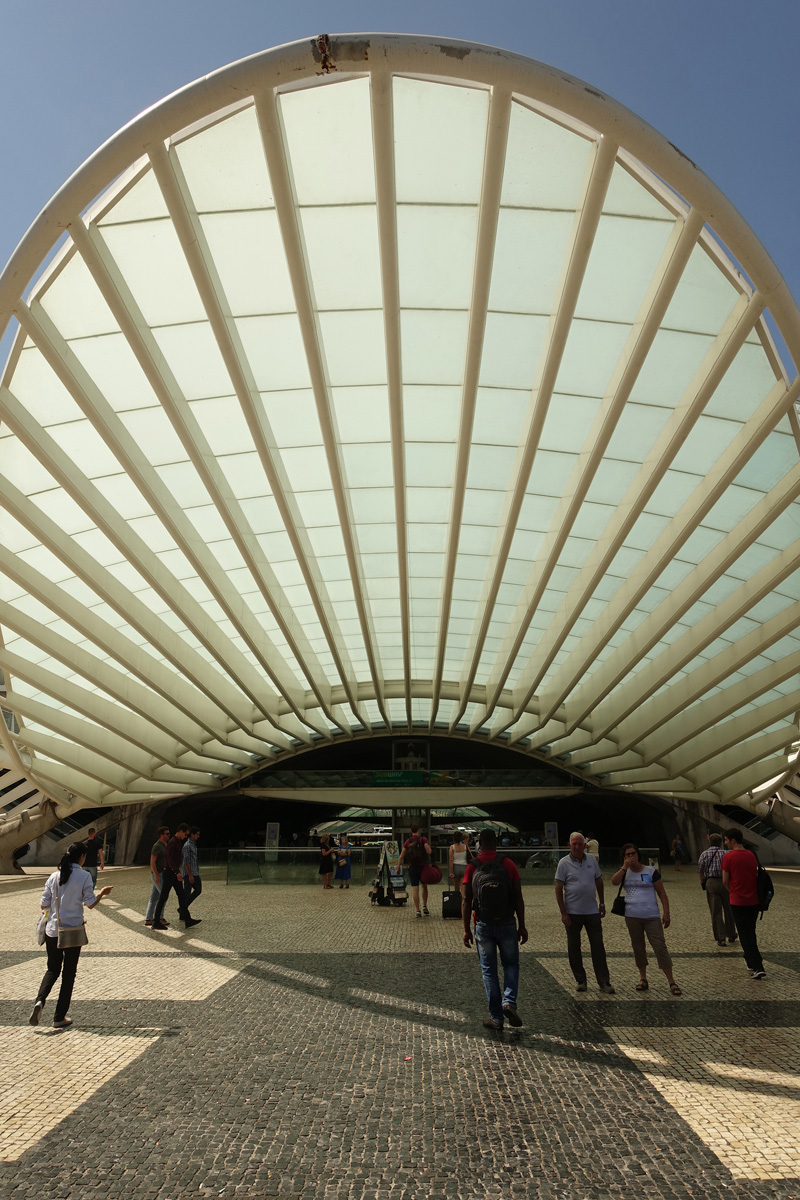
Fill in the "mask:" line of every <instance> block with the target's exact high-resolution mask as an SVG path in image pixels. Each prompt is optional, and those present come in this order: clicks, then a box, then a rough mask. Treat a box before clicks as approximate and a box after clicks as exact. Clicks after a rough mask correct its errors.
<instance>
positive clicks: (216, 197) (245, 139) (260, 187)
mask: <svg viewBox="0 0 800 1200" xmlns="http://www.w3.org/2000/svg"><path fill="white" fill-rule="evenodd" d="M175 154H176V156H177V159H178V162H179V163H180V166H181V170H182V171H183V174H184V176H185V178H186V182H187V184H188V185H189V190H190V192H191V196H192V200H193V202H194V206H195V208H196V209H197V211H198V212H201V213H206V212H233V211H237V210H247V209H256V208H271V207H272V205H273V199H272V188H271V186H270V182H269V176H268V174H267V168H266V164H265V162H264V155H263V151H262V147H261V137H260V134H259V130H258V123H257V120H256V114H255V109H254V108H252V107H248V108H245V109H243V110H242V111H241V112H238V113H235V114H234V115H232V116H229V117H227V118H225V119H224V120H222V121H219V122H217V123H216V124H212V125H210V126H209V127H208V128H207V129H204V130H202V131H200V132H198V133H195V134H193V136H192V137H189V138H187V139H186V140H185V141H182V142H180V143H179V145H178V146H177V148H176V150H175ZM131 219H134V218H131Z"/></svg>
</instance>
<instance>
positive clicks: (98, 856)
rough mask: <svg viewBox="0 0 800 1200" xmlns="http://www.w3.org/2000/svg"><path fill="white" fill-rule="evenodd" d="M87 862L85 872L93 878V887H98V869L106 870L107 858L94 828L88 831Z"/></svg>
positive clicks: (85, 843)
mask: <svg viewBox="0 0 800 1200" xmlns="http://www.w3.org/2000/svg"><path fill="white" fill-rule="evenodd" d="M84 845H85V846H86V862H85V863H84V867H83V869H84V871H88V872H89V874H90V875H91V877H92V887H97V868H98V866H99V867H100V870H101V871H104V870H105V866H106V863H105V857H104V855H103V843H102V842H101V841H100V839H99V838H98V836H97V830H96V829H95V827H94V826H92V827H91V829H89V830H87V833H86V841H85V842H84Z"/></svg>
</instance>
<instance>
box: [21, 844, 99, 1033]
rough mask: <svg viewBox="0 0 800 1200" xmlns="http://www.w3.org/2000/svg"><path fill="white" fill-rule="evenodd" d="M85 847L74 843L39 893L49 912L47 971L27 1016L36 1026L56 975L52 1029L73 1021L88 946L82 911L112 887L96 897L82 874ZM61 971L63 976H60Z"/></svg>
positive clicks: (88, 878) (62, 1026)
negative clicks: (77, 977)
mask: <svg viewBox="0 0 800 1200" xmlns="http://www.w3.org/2000/svg"><path fill="white" fill-rule="evenodd" d="M85 859H86V843H85V842H73V843H72V845H71V846H70V848H69V849H68V850H67V853H66V854H65V855H64V857H63V858H62V859H61V865H60V866H59V869H58V870H57V871H54V872H53V874H52V875H51V876H50V878H49V879H48V880H47V883H46V884H45V885H44V891H43V892H42V899H41V905H42V912H45V911H46V910H48V909H49V911H50V916H49V918H48V921H47V924H46V926H45V945H46V946H47V970H46V971H45V974H44V979H43V980H42V982H41V984H40V986H39V995H38V996H37V997H36V1003H35V1004H34V1006H33V1012H32V1013H31V1015H30V1024H31V1025H38V1024H39V1019H40V1017H41V1015H42V1009H43V1008H44V1002H45V1000H46V999H47V997H48V996H49V995H50V992H51V991H52V989H53V986H54V985H55V982H56V980H57V979H58V977H59V975H61V990H60V992H59V993H58V1001H57V1003H56V1011H55V1013H54V1014H53V1028H54V1029H66V1028H67V1026H68V1025H71V1024H72V1021H71V1020H70V1018H69V1017H68V1016H67V1013H68V1012H69V1006H70V1002H71V1000H72V988H73V986H74V984H75V975H76V973H77V970H78V959H79V958H80V956H81V946H85V945H86V943H87V942H88V940H89V939H88V938H87V936H86V925H85V923H84V919H83V910H84V907H86V908H94V907H95V906H96V905H97V904H99V903H100V901H101V900H102V899H103V897H104V896H107V895H108V893H109V892H110V891H111V886H110V885H109V886H107V887H104V888H101V890H100V891H99V892H98V893H97V894H96V895H95V892H94V888H93V887H92V877H91V875H90V874H89V872H88V871H84V869H83V864H84V861H85ZM62 968H63V974H62Z"/></svg>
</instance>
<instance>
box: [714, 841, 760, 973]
mask: <svg viewBox="0 0 800 1200" xmlns="http://www.w3.org/2000/svg"><path fill="white" fill-rule="evenodd" d="M725 845H726V846H727V848H728V853H727V854H726V855H725V856H724V858H723V859H722V882H723V883H724V885H725V887H726V888H727V889H728V892H729V895H730V900H731V912H732V913H733V919H734V922H735V924H736V932H737V933H738V934H739V941H740V942H741V943H742V953H743V954H744V961H745V962H746V963H747V969H748V970H749V972H750V974H751V975H752V977H753V979H766V978H767V973H766V971H765V970H764V960H763V959H762V957H761V951H760V950H759V948H758V941H757V939H756V921H757V920H758V914H759V912H760V909H759V906H758V859H757V858H756V856H755V854H753V851H752V850H745V848H744V844H743V836H742V831H741V829H729V830H728V832H727V833H726V834H725Z"/></svg>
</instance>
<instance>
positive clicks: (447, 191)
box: [393, 77, 489, 204]
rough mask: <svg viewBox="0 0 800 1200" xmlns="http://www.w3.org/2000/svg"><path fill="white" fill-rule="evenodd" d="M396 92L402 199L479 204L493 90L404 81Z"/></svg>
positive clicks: (399, 81)
mask: <svg viewBox="0 0 800 1200" xmlns="http://www.w3.org/2000/svg"><path fill="white" fill-rule="evenodd" d="M393 94H394V138H395V142H394V149H395V174H396V189H397V199H398V201H399V202H400V203H401V204H402V203H409V202H410V203H423V204H425V203H427V204H430V203H434V204H477V202H478V199H479V197H480V188H481V178H482V175H483V154H484V146H485V140H486V118H487V113H488V108H489V93H488V91H485V90H483V89H477V88H467V87H453V86H448V85H442V84H436V83H428V82H425V81H423V80H418V79H406V78H403V77H398V78H395V80H394V84H393Z"/></svg>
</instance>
